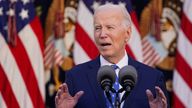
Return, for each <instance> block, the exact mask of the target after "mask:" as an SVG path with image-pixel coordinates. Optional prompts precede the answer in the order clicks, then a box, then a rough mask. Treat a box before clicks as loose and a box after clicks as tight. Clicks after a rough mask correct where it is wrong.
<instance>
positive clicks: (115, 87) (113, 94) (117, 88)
mask: <svg viewBox="0 0 192 108" xmlns="http://www.w3.org/2000/svg"><path fill="white" fill-rule="evenodd" d="M111 66H112V67H113V69H114V70H116V69H118V68H119V67H118V66H117V65H116V64H114V65H111ZM113 89H114V90H115V91H116V92H118V90H119V82H118V77H116V80H115V83H114V84H113ZM110 94H111V100H112V104H113V106H115V98H116V93H112V92H110ZM118 98H119V96H118ZM113 106H112V105H111V103H110V102H109V100H107V108H113Z"/></svg>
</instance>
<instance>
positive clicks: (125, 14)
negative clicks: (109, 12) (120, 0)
mask: <svg viewBox="0 0 192 108" xmlns="http://www.w3.org/2000/svg"><path fill="white" fill-rule="evenodd" d="M105 9H120V11H121V12H122V14H123V17H124V21H123V22H122V24H123V25H125V26H126V27H131V26H132V20H131V17H130V15H129V13H128V11H127V9H126V8H125V7H124V6H120V5H116V4H104V5H101V6H99V7H98V8H96V9H95V13H97V12H98V11H100V10H105ZM95 13H94V15H95Z"/></svg>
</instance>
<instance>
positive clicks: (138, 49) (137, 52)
mask: <svg viewBox="0 0 192 108" xmlns="http://www.w3.org/2000/svg"><path fill="white" fill-rule="evenodd" d="M130 16H131V18H132V21H133V24H132V34H131V38H130V40H129V41H128V45H129V48H130V52H129V53H132V54H133V55H134V58H135V60H138V61H140V62H143V53H142V46H141V37H140V33H139V29H138V22H137V18H136V13H135V12H134V11H131V12H130Z"/></svg>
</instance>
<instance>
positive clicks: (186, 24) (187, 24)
mask: <svg viewBox="0 0 192 108" xmlns="http://www.w3.org/2000/svg"><path fill="white" fill-rule="evenodd" d="M182 22H183V23H182V24H181V28H182V30H183V32H184V34H185V36H186V37H187V38H188V40H189V41H190V42H191V43H192V33H191V30H192V23H191V22H192V21H190V20H188V18H187V16H186V15H185V14H183V16H182Z"/></svg>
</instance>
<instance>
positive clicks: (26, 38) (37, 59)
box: [18, 24, 45, 105]
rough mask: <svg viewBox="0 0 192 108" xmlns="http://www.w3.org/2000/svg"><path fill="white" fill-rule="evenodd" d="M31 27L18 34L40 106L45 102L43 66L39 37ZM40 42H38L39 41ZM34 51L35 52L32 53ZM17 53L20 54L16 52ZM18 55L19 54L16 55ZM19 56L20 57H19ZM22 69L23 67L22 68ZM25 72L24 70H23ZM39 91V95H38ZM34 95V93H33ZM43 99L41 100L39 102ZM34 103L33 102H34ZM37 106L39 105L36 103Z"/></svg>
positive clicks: (26, 27)
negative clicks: (32, 75)
mask: <svg viewBox="0 0 192 108" xmlns="http://www.w3.org/2000/svg"><path fill="white" fill-rule="evenodd" d="M32 25H33V26H29V25H27V26H25V27H24V28H23V30H22V31H21V32H20V33H19V37H20V39H21V41H22V42H21V44H22V46H23V48H24V49H23V52H25V51H26V52H25V53H23V55H24V56H26V62H29V69H32V70H31V72H32V73H33V74H34V75H35V76H34V77H31V78H32V79H33V80H34V81H37V82H33V84H34V85H35V86H37V88H36V89H37V91H36V92H37V93H36V94H38V95H39V96H41V98H39V101H38V102H40V104H42V105H43V104H44V103H43V101H44V100H45V99H44V98H43V97H45V91H44V87H45V85H44V70H43V69H44V65H43V64H42V63H43V53H42V51H41V49H40V44H39V42H38V39H39V36H37V35H35V34H36V33H35V32H34V31H33V30H34V28H35V27H34V26H35V24H32ZM39 41H40V40H39ZM34 50H35V51H34ZM18 53H21V52H19V51H18ZM18 55H19V54H18ZM19 56H20V55H19ZM22 69H23V67H22ZM25 71H26V70H25ZM39 91H40V94H39ZM34 93H35V92H34ZM41 99H43V100H41ZM34 101H35V100H34ZM38 104H39V103H38Z"/></svg>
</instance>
